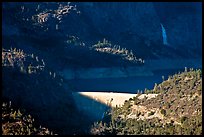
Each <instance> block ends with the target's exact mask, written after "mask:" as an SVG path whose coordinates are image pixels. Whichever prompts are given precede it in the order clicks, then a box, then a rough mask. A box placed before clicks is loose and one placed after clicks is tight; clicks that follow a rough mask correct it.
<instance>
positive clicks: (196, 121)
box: [100, 69, 202, 135]
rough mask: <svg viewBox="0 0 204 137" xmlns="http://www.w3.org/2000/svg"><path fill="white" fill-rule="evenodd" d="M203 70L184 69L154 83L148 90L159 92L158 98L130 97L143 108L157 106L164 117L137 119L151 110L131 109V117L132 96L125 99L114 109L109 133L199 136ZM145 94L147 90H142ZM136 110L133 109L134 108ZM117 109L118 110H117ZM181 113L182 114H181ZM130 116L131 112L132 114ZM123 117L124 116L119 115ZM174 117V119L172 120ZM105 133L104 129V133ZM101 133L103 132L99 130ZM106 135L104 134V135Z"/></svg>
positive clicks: (149, 114) (151, 112) (200, 130)
mask: <svg viewBox="0 0 204 137" xmlns="http://www.w3.org/2000/svg"><path fill="white" fill-rule="evenodd" d="M201 76H202V73H201V71H200V70H193V69H190V71H187V69H186V71H185V72H182V73H179V74H175V75H173V76H170V77H169V78H168V80H166V81H163V82H162V83H161V84H158V85H156V86H155V88H154V90H150V91H148V93H159V94H158V96H157V97H155V98H151V99H148V100H146V101H144V100H143V99H142V100H140V99H138V97H139V96H140V95H141V94H138V95H137V96H136V97H134V98H133V101H134V105H140V106H144V107H146V108H150V109H151V108H160V113H161V114H162V115H163V116H165V117H162V118H161V119H160V118H159V117H153V118H150V119H143V120H141V119H138V117H139V116H140V115H143V116H144V114H145V113H148V117H149V116H151V115H154V112H153V111H150V112H148V110H147V111H146V112H141V111H138V110H134V111H133V112H134V115H135V116H134V117H135V118H134V117H132V118H130V117H127V115H129V114H130V113H127V110H128V111H129V112H131V110H132V109H131V106H129V104H130V102H131V101H132V99H130V100H127V101H126V102H125V103H124V105H123V106H122V107H121V108H117V109H114V111H113V112H112V115H113V114H114V118H113V119H112V121H114V125H115V126H114V127H113V126H111V128H113V129H112V131H113V130H114V132H109V134H114V135H202V94H201V93H202V77H201ZM145 93H147V89H145ZM134 109H135V108H134ZM116 112H117V113H116ZM180 114H183V115H184V114H185V116H182V117H180ZM131 115H132V113H131ZM122 116H124V117H122ZM172 119H173V120H172ZM103 133H104V132H103ZM100 134H102V133H100ZM105 135H107V134H105Z"/></svg>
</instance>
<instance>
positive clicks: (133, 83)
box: [68, 70, 184, 93]
mask: <svg viewBox="0 0 204 137" xmlns="http://www.w3.org/2000/svg"><path fill="white" fill-rule="evenodd" d="M179 71H180V72H182V71H184V70H158V71H156V72H154V75H153V76H137V77H127V78H99V79H76V80H69V81H68V83H69V84H70V85H72V86H73V87H74V89H75V90H77V91H107V92H108V91H111V92H127V93H137V90H140V91H141V90H142V91H143V90H144V89H145V88H147V89H153V87H154V84H155V83H158V84H159V83H161V82H162V81H163V80H162V76H164V80H166V79H168V76H169V75H173V74H175V73H178V72H179Z"/></svg>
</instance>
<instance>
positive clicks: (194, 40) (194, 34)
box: [153, 2, 202, 50]
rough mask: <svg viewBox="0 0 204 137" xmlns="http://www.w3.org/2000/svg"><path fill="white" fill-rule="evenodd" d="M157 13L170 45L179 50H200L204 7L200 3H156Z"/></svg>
mask: <svg viewBox="0 0 204 137" xmlns="http://www.w3.org/2000/svg"><path fill="white" fill-rule="evenodd" d="M153 4H154V7H155V9H156V13H157V15H158V16H159V19H160V20H161V23H163V25H164V27H166V30H167V35H168V40H169V43H170V44H171V45H172V46H174V47H178V48H184V49H187V48H189V49H191V50H192V49H199V50H200V48H201V47H202V46H201V40H202V38H201V36H202V32H201V30H202V7H201V3H199V2H176V3H173V2H165V3H162V2H155V3H153Z"/></svg>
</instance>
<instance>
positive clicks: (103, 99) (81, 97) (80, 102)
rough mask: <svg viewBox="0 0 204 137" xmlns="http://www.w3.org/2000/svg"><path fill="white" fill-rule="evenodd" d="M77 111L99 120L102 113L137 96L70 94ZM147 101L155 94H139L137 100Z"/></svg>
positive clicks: (96, 93) (106, 93) (88, 93)
mask: <svg viewBox="0 0 204 137" xmlns="http://www.w3.org/2000/svg"><path fill="white" fill-rule="evenodd" d="M72 95H73V98H74V101H75V104H76V106H77V109H78V110H79V111H80V112H82V113H85V114H87V115H88V116H90V117H92V118H93V119H97V120H100V119H102V117H103V113H104V112H105V111H107V110H108V109H110V108H113V107H116V105H117V106H122V105H123V104H124V102H125V100H129V99H130V98H133V97H135V96H137V94H130V93H113V92H73V93H72ZM145 96H146V97H147V99H150V98H153V97H156V96H157V94H141V95H140V96H139V97H138V98H139V99H142V98H144V97H145Z"/></svg>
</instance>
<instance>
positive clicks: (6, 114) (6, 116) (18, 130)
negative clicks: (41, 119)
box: [2, 102, 53, 135]
mask: <svg viewBox="0 0 204 137" xmlns="http://www.w3.org/2000/svg"><path fill="white" fill-rule="evenodd" d="M2 135H53V133H52V132H50V131H49V130H48V129H46V128H42V127H38V128H36V127H35V123H34V119H33V118H32V117H31V115H26V114H25V113H22V112H21V111H20V110H19V109H18V110H14V109H13V108H11V102H9V103H5V102H3V103H2Z"/></svg>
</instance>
